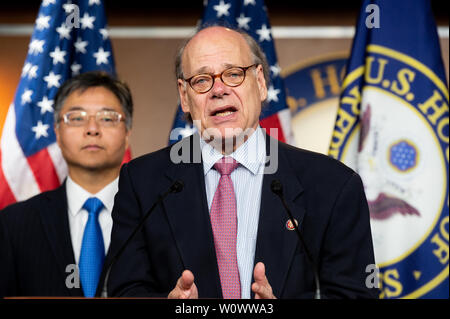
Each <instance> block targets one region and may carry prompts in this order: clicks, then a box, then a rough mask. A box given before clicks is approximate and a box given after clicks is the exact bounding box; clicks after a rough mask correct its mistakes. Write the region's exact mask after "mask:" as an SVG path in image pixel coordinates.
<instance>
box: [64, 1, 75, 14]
mask: <svg viewBox="0 0 450 319" xmlns="http://www.w3.org/2000/svg"><path fill="white" fill-rule="evenodd" d="M75 6H76V4H73V3H64V4H63V8H64V11H65V12H66V14H70V13H72V12H74V11H75Z"/></svg>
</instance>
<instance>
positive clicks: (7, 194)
mask: <svg viewBox="0 0 450 319" xmlns="http://www.w3.org/2000/svg"><path fill="white" fill-rule="evenodd" d="M1 160H2V150H1V149H0V163H1ZM0 194H1V196H0V209H2V208H3V207H5V206H7V205H9V204H11V203H14V202H15V201H16V198H15V197H14V194H13V192H12V190H11V188H9V185H8V183H7V181H6V178H5V175H4V174H3V169H2V167H1V166H0Z"/></svg>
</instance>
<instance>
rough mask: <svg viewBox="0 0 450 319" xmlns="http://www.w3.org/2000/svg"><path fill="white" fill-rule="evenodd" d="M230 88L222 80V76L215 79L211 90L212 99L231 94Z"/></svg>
mask: <svg viewBox="0 0 450 319" xmlns="http://www.w3.org/2000/svg"><path fill="white" fill-rule="evenodd" d="M229 89H230V87H229V86H227V85H225V83H223V82H222V79H221V78H220V75H219V74H218V75H216V76H215V77H214V83H213V87H212V88H211V93H212V97H222V96H224V95H228V94H229Z"/></svg>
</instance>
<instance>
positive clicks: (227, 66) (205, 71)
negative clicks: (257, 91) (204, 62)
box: [194, 63, 238, 75]
mask: <svg viewBox="0 0 450 319" xmlns="http://www.w3.org/2000/svg"><path fill="white" fill-rule="evenodd" d="M222 67H223V69H224V70H225V69H229V68H234V67H238V65H236V64H230V63H223V64H222ZM210 69H211V68H210V67H209V66H203V67H201V68H200V69H198V70H197V71H196V72H194V74H195V75H197V74H202V73H210V74H212V73H213V72H208V70H210Z"/></svg>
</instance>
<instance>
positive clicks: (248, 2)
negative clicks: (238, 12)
mask: <svg viewBox="0 0 450 319" xmlns="http://www.w3.org/2000/svg"><path fill="white" fill-rule="evenodd" d="M249 4H252V5H256V3H255V0H244V6H246V5H249Z"/></svg>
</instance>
